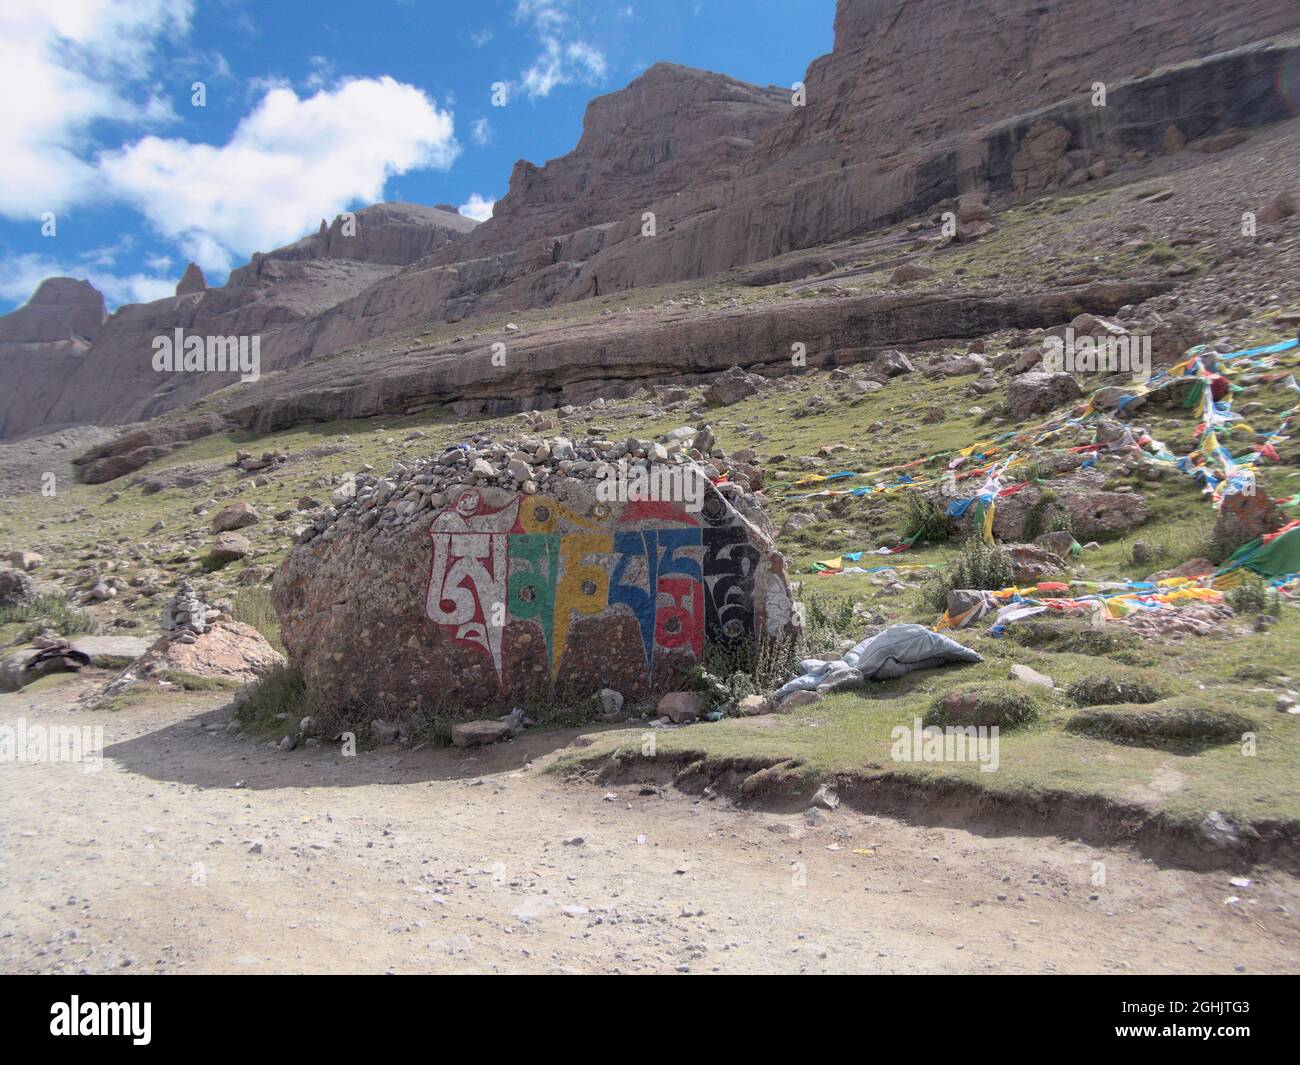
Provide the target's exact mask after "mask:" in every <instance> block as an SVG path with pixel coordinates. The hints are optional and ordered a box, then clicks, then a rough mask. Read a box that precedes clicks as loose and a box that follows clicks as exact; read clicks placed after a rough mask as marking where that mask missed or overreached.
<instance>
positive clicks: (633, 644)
mask: <svg viewBox="0 0 1300 1065" xmlns="http://www.w3.org/2000/svg"><path fill="white" fill-rule="evenodd" d="M668 468H671V467H668ZM677 468H678V469H685V468H686V467H677ZM459 469H462V470H463V467H459ZM413 475H414V476H419V475H418V474H414V471H413ZM539 475H540V474H539ZM448 476H451V477H453V481H452V483H451V484H450V486H449V487H447V488H446V489H445V490H439V491H437V492H436V493H433V492H429V493H424V494H418V495H416V496H415V498H414V499H412V500H410V501H406V500H404V501H403V502H402V503H401V504H399V505H398V508H396V509H394V510H393V511H392V512H391V516H390V518H389V520H390V521H391V522H392V524H389V525H384V524H378V523H376V522H375V521H374V520H373V518H374V517H377V515H375V511H374V510H367V509H366V506H365V504H366V502H368V499H366V498H361V499H359V500H358V501H357V502H356V503H355V504H354V505H353V508H352V509H350V510H347V511H345V512H344V514H343V515H342V516H340V518H339V519H338V520H337V521H336V522H335V523H334V524H333V525H329V526H327V527H326V528H325V530H324V531H323V532H321V533H320V534H318V535H315V536H313V537H312V538H311V539H310V540H309V541H308V542H306V543H304V544H302V545H300V546H298V547H296V548H295V549H294V550H293V551H291V552H290V553H289V555H288V557H287V558H286V559H285V561H284V562H283V564H282V565H281V566H280V569H279V570H278V571H277V573H276V575H275V580H274V584H273V589H272V597H273V600H274V602H275V606H276V610H277V612H278V614H279V616H280V625H281V633H282V638H283V640H284V643H285V646H286V647H287V648H288V651H289V655H290V657H291V658H292V660H293V661H294V663H295V664H296V665H297V666H298V667H300V669H301V670H302V673H303V677H304V678H305V680H306V683H307V686H308V688H309V689H310V690H311V691H312V692H313V693H314V694H315V695H318V696H319V697H321V698H323V699H327V700H331V701H333V702H336V703H340V704H346V705H351V706H355V707H366V708H368V709H369V710H370V711H371V712H373V713H382V714H384V716H388V717H396V718H399V719H400V718H401V717H403V716H404V715H406V714H409V713H412V712H415V711H419V710H435V709H437V710H443V711H451V712H453V713H454V712H460V711H464V712H468V713H481V710H482V709H483V708H484V707H486V706H490V705H493V704H497V703H507V702H510V701H511V700H512V699H514V698H518V697H523V696H526V695H527V694H528V693H530V692H536V691H539V690H547V691H550V690H556V691H559V692H562V693H565V694H566V695H570V696H572V697H573V698H574V699H575V700H576V699H578V698H587V697H590V696H592V695H593V694H594V693H597V692H599V691H600V690H601V689H603V688H613V689H616V690H618V691H619V692H622V693H625V694H628V695H629V696H631V697H641V696H644V695H648V694H651V693H657V692H663V691H666V690H667V691H671V690H672V689H673V688H674V687H677V686H680V683H681V681H682V680H683V679H684V678H685V677H686V676H687V675H688V674H689V673H690V672H691V670H692V668H693V667H694V665H695V663H696V662H698V661H699V660H700V659H701V657H702V656H703V654H704V651H705V648H706V647H707V646H708V645H709V644H711V643H714V642H716V641H721V640H733V639H739V638H744V637H747V636H752V635H754V634H759V633H766V634H777V633H781V632H785V631H787V630H788V629H789V628H791V627H792V626H793V625H794V624H795V619H794V617H793V610H792V599H791V594H790V588H789V585H788V582H787V580H786V575H785V569H784V560H783V559H782V557H781V555H780V553H779V552H778V551H776V549H775V547H774V546H773V543H772V541H771V539H770V538H769V536H768V534H767V533H766V532H765V531H764V530H763V528H762V525H761V521H764V520H765V519H762V516H761V512H760V513H755V514H754V518H753V520H751V518H750V517H746V516H745V514H743V513H742V511H741V510H738V509H737V507H736V506H734V505H733V504H732V503H730V502H728V499H727V498H726V497H724V495H723V494H722V493H721V492H719V491H717V490H716V489H714V488H712V487H711V486H710V487H708V489H707V491H706V492H705V493H704V495H703V498H702V505H701V507H700V509H699V510H698V511H692V510H689V509H687V508H686V507H685V506H684V505H683V504H681V503H678V502H666V501H661V502H651V501H641V502H617V501H606V500H605V499H602V498H600V497H599V495H598V493H597V490H596V487H595V485H596V482H595V481H592V480H580V479H575V478H573V477H563V476H551V477H550V479H549V483H548V485H547V487H546V490H545V491H544V492H539V493H537V494H525V493H518V492H514V491H507V490H504V489H500V488H493V487H487V486H470V485H468V484H466V483H464V481H463V479H462V480H460V481H459V482H458V481H457V480H456V479H455V478H456V476H458V475H452V474H448ZM428 487H432V486H428ZM366 491H367V492H368V491H369V488H367V489H366ZM400 491H401V486H399V492H400ZM395 494H396V493H395ZM435 498H436V500H437V502H436V504H435V503H434V499H435ZM736 498H737V505H739V504H740V503H741V502H743V501H742V500H741V499H740V497H738V496H737V497H736ZM746 498H748V497H746ZM416 500H420V502H416ZM408 504H409V508H410V509H409V510H406V511H401V513H400V514H399V510H400V508H401V507H406V506H408ZM744 505H745V507H746V508H747V509H746V512H745V513H750V512H752V510H753V507H754V506H755V504H753V503H752V502H745V503H744ZM367 515H371V516H372V517H367ZM367 523H369V524H367Z"/></svg>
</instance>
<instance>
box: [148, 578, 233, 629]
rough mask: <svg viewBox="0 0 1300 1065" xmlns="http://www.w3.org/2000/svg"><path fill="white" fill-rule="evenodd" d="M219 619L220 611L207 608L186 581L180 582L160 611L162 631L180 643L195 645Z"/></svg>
mask: <svg viewBox="0 0 1300 1065" xmlns="http://www.w3.org/2000/svg"><path fill="white" fill-rule="evenodd" d="M219 617H221V611H220V610H218V609H216V608H215V607H210V606H208V604H207V603H205V602H204V601H203V600H202V599H200V598H199V596H198V593H197V592H195V590H194V588H193V586H192V585H191V584H190V583H189V582H188V581H181V583H180V584H178V585H177V586H176V594H175V595H173V596H172V597H171V598H170V599H169V600H168V601H167V604H166V605H165V606H164V607H163V609H162V630H163V632H165V633H169V634H170V635H171V637H172V639H174V640H178V641H180V642H181V643H195V642H196V641H197V640H198V638H199V637H200V636H202V635H203V634H204V633H205V632H207V631H208V630H209V629H211V628H212V623H213V622H214V621H216V620H217V618H219Z"/></svg>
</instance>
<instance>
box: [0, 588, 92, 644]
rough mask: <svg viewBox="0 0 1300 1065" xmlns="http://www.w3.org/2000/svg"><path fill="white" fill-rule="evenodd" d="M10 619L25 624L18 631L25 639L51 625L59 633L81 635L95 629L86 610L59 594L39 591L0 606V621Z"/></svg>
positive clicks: (2, 623)
mask: <svg viewBox="0 0 1300 1065" xmlns="http://www.w3.org/2000/svg"><path fill="white" fill-rule="evenodd" d="M11 622H19V623H24V624H26V626H27V627H26V628H24V629H23V630H22V633H21V639H22V641H23V642H24V643H26V642H27V641H28V640H30V639H31V638H32V637H34V636H39V635H40V634H41V633H42V632H44V631H45V630H46V629H53V630H54V631H55V632H57V633H58V634H59V635H60V636H84V635H87V634H89V633H92V632H94V631H95V622H94V619H93V618H91V616H90V615H89V614H87V613H86V612H85V611H84V610H78V609H77V608H76V607H74V606H72V605H70V604H69V603H68V602H67V601H66V600H65V599H63V597H62V596H58V595H38V596H36V597H35V598H33V599H31V600H29V601H28V602H26V603H19V604H17V605H16V606H6V607H0V625H5V624H9V623H11Z"/></svg>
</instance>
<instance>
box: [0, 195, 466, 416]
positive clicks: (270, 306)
mask: <svg viewBox="0 0 1300 1065" xmlns="http://www.w3.org/2000/svg"><path fill="white" fill-rule="evenodd" d="M476 225H477V223H476V222H474V221H473V220H472V219H469V218H465V217H462V216H461V215H459V214H454V213H448V212H447V211H443V210H438V209H436V208H432V207H422V206H420V205H418V204H404V203H395V204H378V205H376V206H374V207H368V208H365V209H363V210H360V211H357V212H356V214H355V220H354V223H353V224H349V222H348V220H347V219H345V218H343V217H340V218H336V219H335V220H334V222H333V223H332V224H330V225H326V224H325V223H324V222H323V221H322V223H321V230H320V232H319V233H317V234H314V235H312V236H310V237H304V238H303V239H302V240H299V241H296V242H295V243H293V244H290V245H287V246H285V247H283V248H277V249H275V250H274V251H271V252H267V253H265V254H263V253H258V254H256V255H254V256H253V259H252V261H251V262H250V263H249V264H248V265H247V266H244V267H241V268H239V269H238V270H235V271H233V272H232V273H231V275H230V279H229V280H228V281H227V283H226V284H225V285H224V286H223V287H221V288H206V287H200V285H203V286H205V285H206V282H204V281H203V277H202V273H201V272H200V271H198V269H197V267H195V268H194V270H193V271H190V270H187V271H186V273H185V276H184V277H183V278H182V281H181V284H180V285H178V287H177V295H176V296H174V297H171V298H169V299H164V300H156V301H154V302H153V303H138V304H129V305H127V306H124V307H120V308H119V309H118V310H117V311H116V312H115V313H114V314H113V315H112V317H111V318H108V319H107V320H105V315H104V301H103V297H102V296H100V295H99V293H98V292H96V291H95V290H94V289H93V288H92V287H91V286H90V285H89V283H87V282H85V281H73V280H72V279H70V278H55V279H51V280H49V281H46V282H44V283H43V284H42V286H41V289H40V290H39V291H38V292H37V295H36V296H34V297H33V299H32V301H31V302H30V303H29V304H27V305H26V306H24V307H22V308H20V309H19V310H17V311H14V312H13V313H12V314H8V315H5V316H3V317H0V385H2V386H3V387H2V388H0V394H3V397H4V398H3V399H0V437H12V436H18V435H21V434H23V433H26V432H28V431H31V430H33V429H37V428H41V427H54V426H62V425H71V424H81V423H87V422H89V423H95V424H114V423H122V422H129V421H136V420H139V419H141V418H147V417H151V416H153V415H156V414H159V413H161V412H163V411H166V410H170V409H173V408H175V407H177V406H181V405H183V404H185V403H188V402H192V401H193V400H195V399H198V398H200V397H202V396H204V395H206V394H208V393H210V392H212V391H215V390H216V389H218V388H222V387H225V386H226V385H229V384H232V383H234V382H235V381H237V380H238V379H239V378H238V374H234V373H225V374H220V373H201V374H193V373H188V374H187V373H180V374H162V375H160V374H158V373H157V372H155V371H154V369H153V365H152V359H153V352H154V349H153V338H154V337H156V336H159V335H172V334H173V332H174V330H176V329H181V330H183V331H184V332H185V333H186V334H189V335H202V336H205V337H206V336H227V337H232V336H233V337H239V336H248V337H252V336H259V337H260V338H261V360H262V372H263V373H267V372H270V371H271V370H275V369H283V368H284V367H285V366H289V365H293V363H295V362H296V361H300V360H301V359H302V358H304V357H306V355H307V354H308V353H309V352H310V351H311V348H312V340H313V337H314V335H315V333H316V332H317V330H318V325H317V323H318V320H319V318H320V316H321V315H322V314H324V313H325V312H326V311H328V310H329V309H330V308H331V307H334V306H336V305H338V304H340V303H342V302H344V301H346V300H348V299H349V298H351V297H354V296H356V295H357V294H359V293H361V292H364V291H366V290H368V289H370V288H372V287H373V286H374V285H375V284H377V283H378V282H380V281H382V280H384V279H385V278H388V277H392V276H393V275H395V274H396V273H398V272H399V271H400V270H401V269H402V268H403V267H405V266H407V265H409V264H410V263H413V262H416V261H417V260H419V259H422V258H424V257H426V256H428V255H429V254H430V253H431V252H432V251H434V250H435V249H438V248H441V247H444V246H446V245H448V244H450V243H452V242H454V241H458V240H461V239H462V238H463V237H464V236H465V235H466V234H467V233H469V232H471V231H472V230H473V229H474V227H475V226H476ZM191 265H193V264H191ZM49 286H55V287H54V288H49ZM47 289H48V291H47ZM86 293H90V294H93V297H92V296H88V295H86ZM78 294H79V295H78ZM38 301H39V302H38ZM70 301H71V302H70ZM78 301H80V302H78ZM92 303H93V306H91V304H92ZM63 308H68V310H64V309H63ZM96 308H97V309H96ZM73 312H75V314H74V316H73V317H72V318H70V319H68V320H69V322H75V323H76V324H75V328H74V326H73V325H71V324H67V323H65V322H64V319H65V318H68V315H69V314H73ZM70 329H71V330H72V331H73V332H74V333H75V334H76V338H77V339H76V342H75V344H74V349H75V350H72V349H70V353H71V354H73V355H75V358H66V357H65V358H62V359H61V360H60V361H59V362H58V363H57V364H56V363H54V362H52V361H50V359H49V356H50V355H51V354H54V352H53V351H52V350H51V349H49V348H48V347H47V348H42V349H41V350H40V351H39V352H17V351H15V350H12V349H11V346H9V345H6V344H5V342H4V338H6V337H9V336H11V335H12V336H13V337H14V338H17V337H19V336H20V335H21V336H28V335H33V336H35V335H36V334H39V336H40V338H42V339H43V338H44V337H45V336H46V334H49V336H50V339H62V340H67V339H68V336H67V334H68V331H69V330H70ZM90 341H93V343H90ZM59 354H61V355H65V354H68V353H67V352H63V351H60V352H59Z"/></svg>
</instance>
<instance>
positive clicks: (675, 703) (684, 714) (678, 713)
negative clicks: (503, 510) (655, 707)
mask: <svg viewBox="0 0 1300 1065" xmlns="http://www.w3.org/2000/svg"><path fill="white" fill-rule="evenodd" d="M704 707H705V699H704V696H703V695H701V694H700V693H699V692H669V693H668V694H667V695H665V696H664V697H663V698H662V699H660V700H659V714H660V716H661V717H666V718H668V720H669V721H671V722H673V724H675V725H684V724H687V723H689V722H691V721H696V720H698V719H699V716H700V714H702V713H704Z"/></svg>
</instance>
